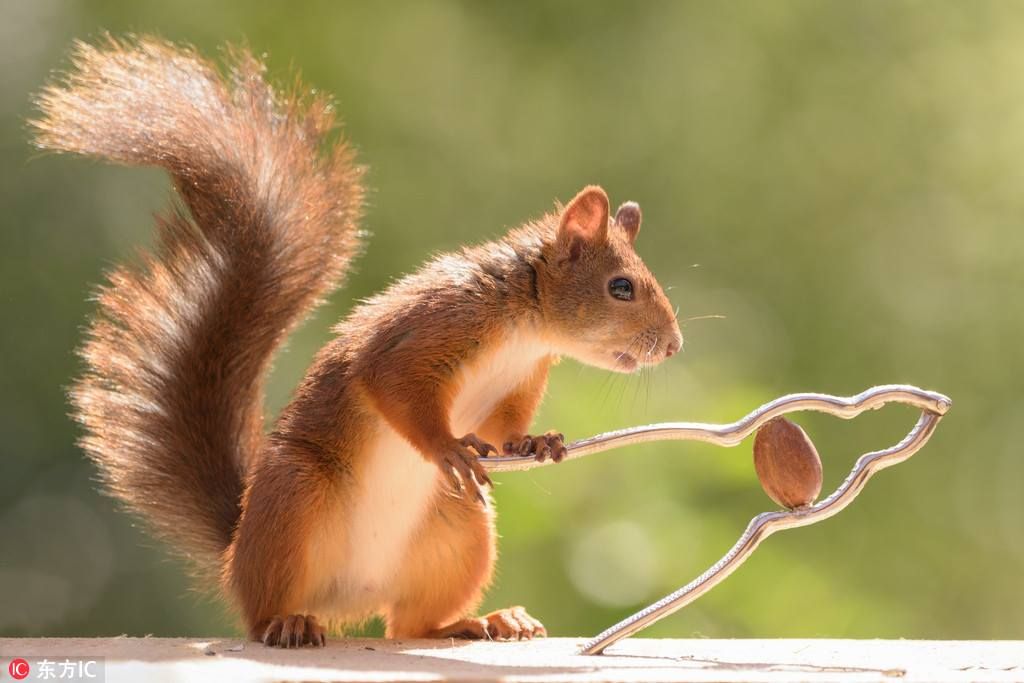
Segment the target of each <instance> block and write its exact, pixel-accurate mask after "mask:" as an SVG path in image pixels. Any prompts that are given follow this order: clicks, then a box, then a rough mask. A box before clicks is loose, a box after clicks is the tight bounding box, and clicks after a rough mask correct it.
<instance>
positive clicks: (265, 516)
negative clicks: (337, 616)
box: [224, 449, 342, 647]
mask: <svg viewBox="0 0 1024 683" xmlns="http://www.w3.org/2000/svg"><path fill="white" fill-rule="evenodd" d="M332 486H333V482H332V480H331V478H330V477H329V476H325V474H324V472H323V471H322V469H321V468H319V467H318V466H317V464H316V463H315V461H313V460H312V459H311V458H309V457H308V455H307V454H303V453H300V452H298V451H297V450H294V449H293V450H292V451H289V452H288V453H287V457H286V456H285V454H284V453H273V454H268V457H266V458H264V459H263V460H261V461H259V462H258V463H257V464H256V465H255V466H254V472H253V474H252V477H251V479H250V484H249V487H248V488H247V489H246V491H245V494H244V497H243V513H242V516H241V519H240V520H239V524H238V529H237V530H236V532H235V538H234V542H233V543H232V544H231V547H230V548H229V549H228V551H227V553H226V555H225V575H224V582H225V584H226V587H227V588H228V589H229V591H230V592H231V594H232V595H234V596H235V598H236V600H237V601H238V603H239V605H240V607H241V608H242V615H243V617H244V618H245V622H246V627H247V630H248V633H249V637H250V638H252V639H253V640H259V641H262V642H263V643H264V644H265V645H268V646H276V647H301V646H303V645H312V646H314V647H319V646H323V645H324V643H325V634H324V629H323V627H322V626H321V625H320V624H319V623H318V621H317V619H316V617H315V616H313V615H310V614H305V613H304V609H306V608H307V605H308V603H309V594H310V589H311V585H312V584H311V582H312V580H313V579H314V578H315V577H314V576H313V572H312V571H311V568H310V567H309V566H308V562H307V559H306V558H307V556H308V553H307V549H308V543H309V541H310V539H311V538H312V534H313V532H314V528H315V525H317V524H320V523H322V520H323V519H324V516H325V514H326V511H327V509H328V504H329V502H330V499H331V496H330V492H331V490H332ZM339 542H342V539H339Z"/></svg>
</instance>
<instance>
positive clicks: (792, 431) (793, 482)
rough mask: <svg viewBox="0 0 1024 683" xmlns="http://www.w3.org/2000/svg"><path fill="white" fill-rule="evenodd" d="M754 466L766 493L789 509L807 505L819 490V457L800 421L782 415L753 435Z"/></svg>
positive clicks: (812, 500) (816, 495)
mask: <svg viewBox="0 0 1024 683" xmlns="http://www.w3.org/2000/svg"><path fill="white" fill-rule="evenodd" d="M754 469H755V470H756V471H757V478H758V479H759V480H760V481H761V487H762V488H763V489H764V492H765V493H767V494H768V497H769V498H771V499H772V500H774V501H775V502H776V503H778V504H779V505H782V506H783V507H787V508H789V509H791V510H792V509H793V508H798V507H803V506H805V505H810V504H811V503H813V502H814V499H815V498H817V497H818V494H819V493H821V458H820V457H818V451H817V449H816V448H815V447H814V444H813V443H811V440H810V439H809V438H808V436H807V434H806V433H805V432H804V430H803V429H801V428H800V426H799V425H797V424H795V423H793V422H790V421H789V420H787V419H785V418H783V417H777V418H775V419H773V420H771V421H770V422H766V423H765V424H764V425H763V426H762V427H761V428H760V429H759V430H757V436H755V437H754Z"/></svg>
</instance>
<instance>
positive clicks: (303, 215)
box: [29, 36, 682, 647]
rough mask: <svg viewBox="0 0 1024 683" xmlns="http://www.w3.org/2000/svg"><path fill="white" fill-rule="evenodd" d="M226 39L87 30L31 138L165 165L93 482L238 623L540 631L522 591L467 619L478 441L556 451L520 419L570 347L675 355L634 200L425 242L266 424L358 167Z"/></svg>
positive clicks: (95, 336) (618, 359)
mask: <svg viewBox="0 0 1024 683" xmlns="http://www.w3.org/2000/svg"><path fill="white" fill-rule="evenodd" d="M265 71H266V70H265V67H264V65H263V64H262V63H261V61H260V60H258V59H257V58H255V57H253V56H252V55H251V53H249V52H248V51H246V50H244V49H237V48H229V49H228V50H227V51H226V57H225V64H223V65H217V64H215V63H213V62H211V61H208V60H207V59H206V58H204V57H202V56H200V55H199V54H198V53H197V51H196V50H195V49H194V48H192V47H188V46H179V45H176V44H174V43H170V42H166V41H163V40H161V39H156V38H151V37H131V38H114V37H111V36H106V37H104V38H103V39H102V40H101V41H99V42H98V44H95V45H93V44H88V43H84V42H77V43H75V44H74V46H73V48H72V51H71V67H70V69H69V71H68V72H67V73H66V74H65V75H64V76H63V77H58V78H57V79H56V80H55V81H53V82H52V83H51V84H50V85H48V86H47V87H45V88H44V89H43V90H42V91H41V92H40V94H39V95H38V97H37V100H36V104H37V107H38V109H39V112H40V114H39V116H38V118H36V119H35V120H32V121H30V122H29V125H30V128H31V130H32V132H33V135H34V143H35V145H36V146H37V147H39V148H41V149H42V150H46V151H54V152H71V153H76V154H81V155H86V156H89V157H96V158H101V159H105V160H109V161H112V162H116V163H120V164H125V165H150V166H156V167H161V168H163V169H165V170H166V171H167V172H168V174H169V175H170V177H171V179H172V181H173V188H174V192H175V195H176V199H175V200H173V201H172V203H171V206H170V208H168V209H167V210H166V211H165V212H163V213H162V214H160V215H158V216H157V218H156V224H157V225H156V227H157V243H156V245H155V247H154V249H153V250H152V252H143V253H142V254H141V256H140V261H139V262H138V263H134V264H131V265H127V266H119V267H117V268H116V269H115V270H113V271H112V272H111V273H110V274H109V276H108V280H107V283H106V284H105V285H104V286H103V287H102V288H101V289H100V290H99V292H98V296H97V301H98V304H97V307H98V311H97V313H96V315H95V318H94V319H93V320H92V322H91V325H90V327H89V330H88V335H87V339H86V341H85V342H84V344H83V347H82V349H81V350H80V354H81V357H82V359H83V361H84V366H85V370H84V373H83V375H82V376H81V378H80V379H78V380H77V381H76V382H75V384H74V385H73V387H72V389H71V391H70V401H71V404H72V409H73V416H74V418H75V419H76V420H77V421H78V422H79V423H80V424H81V425H82V427H83V434H84V435H83V436H82V437H81V444H82V446H83V448H84V450H85V451H86V452H87V454H88V455H89V457H90V458H91V459H92V460H93V461H94V462H95V464H96V465H97V466H98V469H99V471H100V473H101V478H102V481H103V484H104V488H105V490H106V491H107V492H108V493H109V494H110V495H112V496H114V497H116V498H117V499H119V500H120V501H121V502H122V503H123V504H124V505H125V506H126V507H127V508H128V509H129V510H130V511H131V512H133V513H134V514H136V515H138V516H140V517H142V518H143V519H144V520H146V521H147V522H148V524H149V526H150V527H151V529H152V531H153V532H154V533H155V534H156V535H157V536H158V537H160V538H162V539H164V540H166V541H167V542H168V544H169V545H170V546H171V547H172V548H174V549H176V550H178V551H179V552H181V553H183V554H184V555H185V556H186V557H187V558H188V559H190V560H192V562H193V563H194V564H195V566H196V568H197V569H198V570H199V571H200V576H203V575H205V576H207V577H208V578H209V579H211V580H207V581H201V582H200V583H202V584H204V585H213V586H218V585H219V586H220V588H221V590H222V592H223V594H224V595H225V597H226V598H227V600H228V602H229V603H230V604H232V605H233V606H235V607H236V608H237V610H238V611H239V612H240V615H241V617H242V619H243V620H244V624H245V627H246V629H247V633H248V636H249V637H250V638H252V639H253V640H256V641H262V642H263V643H264V644H266V645H268V646H277V647H300V646H304V645H312V646H323V645H324V644H325V642H326V638H325V633H326V631H327V629H331V630H332V631H334V630H338V629H340V627H342V626H344V625H346V624H352V623H356V622H359V621H361V620H364V619H366V618H368V617H370V616H373V615H378V616H381V617H383V619H384V622H385V625H386V636H387V637H391V638H424V637H426V638H448V637H460V638H471V639H480V638H487V639H496V640H505V639H521V638H532V637H535V636H544V635H546V631H545V629H544V627H543V625H542V624H541V623H540V622H539V621H538V620H537V619H535V618H534V617H532V616H531V615H530V614H528V613H527V612H526V610H525V609H523V608H522V607H512V608H508V609H502V610H498V611H496V612H492V613H490V614H487V615H484V616H474V614H475V610H476V608H477V607H478V605H479V603H480V602H481V599H482V595H483V592H484V590H485V589H486V588H487V586H488V585H489V582H490V580H491V576H492V571H493V567H494V564H495V559H496V534H495V515H494V508H493V503H492V502H491V500H490V494H489V487H490V485H491V480H490V478H489V477H488V475H487V471H486V469H485V468H484V466H483V465H482V464H481V462H480V459H479V457H478V456H487V455H490V454H496V453H498V448H497V447H496V446H495V445H494V444H499V445H500V447H501V451H502V452H504V453H506V454H520V455H524V456H525V455H532V456H534V457H536V458H538V459H542V460H543V459H545V458H552V459H554V460H556V461H558V460H561V459H562V458H563V457H564V455H565V453H566V445H565V439H564V436H563V435H562V434H561V433H558V432H555V431H548V432H545V433H541V434H534V433H531V432H530V423H531V419H532V417H533V414H534V412H535V411H536V409H537V407H538V404H539V403H540V401H541V397H542V395H543V394H544V392H545V388H546V384H547V377H548V370H549V367H550V366H551V365H552V364H553V363H555V362H557V361H558V360H559V359H560V358H561V357H562V356H568V357H571V358H575V359H577V360H579V361H581V362H583V363H585V364H588V365H591V366H596V367H599V368H604V369H607V370H610V371H615V372H626V373H629V372H634V371H636V370H637V369H638V368H640V367H641V366H649V365H655V364H657V363H660V362H661V361H662V360H664V359H665V358H668V357H669V356H672V355H673V354H675V353H676V352H678V351H679V350H680V347H681V345H682V335H681V333H680V330H679V326H678V323H677V319H676V314H675V311H674V310H673V308H672V306H671V305H670V303H669V301H668V299H667V297H666V296H665V294H664V292H663V290H662V288H661V287H660V285H659V284H658V282H657V280H656V279H655V278H654V276H653V275H652V274H651V273H650V271H649V270H648V269H647V267H646V266H645V265H644V263H643V261H641V259H640V257H639V256H638V255H637V253H636V251H635V249H634V243H635V241H636V238H637V234H638V232H639V230H640V223H641V212H640V208H639V206H638V205H637V204H635V203H632V202H627V203H624V204H622V205H621V206H620V207H619V209H618V211H617V212H616V213H615V214H614V215H611V212H610V204H609V200H608V196H607V195H606V193H605V192H604V190H602V189H601V188H600V187H597V186H587V187H585V188H584V189H583V190H582V191H580V192H579V193H578V194H577V195H576V196H575V197H574V198H573V199H572V200H571V201H570V202H569V203H568V204H565V205H564V206H563V205H560V204H557V203H556V206H555V210H554V211H551V212H549V213H546V214H545V215H543V216H542V217H540V218H538V219H536V220H533V221H530V222H527V223H525V224H524V225H522V226H520V227H517V228H515V229H512V230H511V231H510V232H508V234H507V235H505V236H504V237H502V238H500V239H498V240H496V241H492V242H488V243H485V244H480V245H479V246H470V247H465V248H463V249H461V250H459V251H457V252H455V253H448V254H442V255H439V256H436V257H435V258H433V259H432V260H430V261H428V262H427V263H426V264H425V265H424V266H422V267H421V268H420V269H419V270H418V271H416V272H415V273H413V274H411V275H408V276H406V277H404V278H402V279H400V280H397V281H396V282H394V283H393V284H392V285H390V286H389V287H388V288H387V289H386V290H385V291H384V292H383V293H380V294H378V295H376V296H374V297H372V298H370V299H368V300H366V301H364V302H361V303H359V304H358V305H356V307H355V308H354V310H352V311H351V313H350V314H349V315H348V316H347V317H346V318H345V319H344V320H342V322H341V323H339V324H338V325H337V326H336V327H335V328H334V332H335V335H336V336H335V337H334V338H333V340H332V341H330V342H329V343H327V344H326V346H324V347H323V348H322V349H321V350H320V351H319V352H318V353H317V355H316V357H315V360H314V361H313V363H312V366H311V368H310V369H309V370H308V372H307V374H306V375H305V377H304V379H303V380H302V381H301V383H300V385H299V386H298V388H297V389H296V390H295V392H294V395H293V396H292V398H291V401H290V403H288V405H287V407H286V408H284V410H283V412H282V413H281V415H280V416H279V418H278V419H277V421H276V424H275V425H274V427H273V428H272V429H271V430H270V431H269V433H265V429H264V411H263V394H264V388H263V384H264V380H265V377H266V375H267V372H268V369H269V365H270V362H271V360H272V356H273V355H274V352H275V351H276V350H277V349H278V347H280V346H281V345H282V343H283V342H284V341H285V338H286V337H287V336H288V334H289V332H290V331H291V330H292V329H293V328H294V327H295V326H296V325H297V324H298V323H299V322H300V321H301V320H302V319H303V318H304V317H305V316H307V315H308V314H309V312H310V311H311V310H312V308H313V307H314V306H315V305H316V304H317V303H318V302H319V301H320V300H321V299H323V298H324V297H325V296H326V295H327V294H328V293H329V292H331V291H332V290H333V289H335V288H336V287H338V286H339V284H340V281H341V280H342V278H343V276H344V275H345V273H346V271H347V270H348V268H349V265H350V262H351V261H352V259H353V257H354V256H356V254H357V252H358V251H359V249H360V244H361V238H362V233H361V229H360V224H361V222H362V219H363V207H364V195H365V190H364V186H363V179H364V167H363V166H361V165H360V164H359V163H358V162H357V160H356V156H355V153H354V152H353V149H352V147H351V146H350V144H349V143H348V142H347V141H346V140H345V139H344V138H343V137H342V136H341V134H340V133H338V132H337V130H336V129H337V125H336V122H335V120H334V115H333V105H332V102H331V100H329V99H328V98H327V97H325V96H323V95H321V94H316V92H315V91H312V92H309V91H304V90H303V89H302V88H301V86H298V85H296V86H295V87H294V88H292V89H289V90H287V91H282V90H280V89H276V88H274V87H273V86H271V85H270V84H269V83H268V79H267V78H266V75H265Z"/></svg>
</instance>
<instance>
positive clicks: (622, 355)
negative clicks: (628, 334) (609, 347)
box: [612, 351, 639, 371]
mask: <svg viewBox="0 0 1024 683" xmlns="http://www.w3.org/2000/svg"><path fill="white" fill-rule="evenodd" d="M612 356H614V357H615V364H616V365H618V366H619V367H620V368H622V369H623V370H627V371H632V370H636V368H637V366H638V365H639V364H638V363H637V360H636V358H634V357H633V356H631V355H629V354H628V353H626V352H625V351H616V352H614V353H613V354H612Z"/></svg>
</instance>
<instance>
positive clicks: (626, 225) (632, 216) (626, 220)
mask: <svg viewBox="0 0 1024 683" xmlns="http://www.w3.org/2000/svg"><path fill="white" fill-rule="evenodd" d="M642 217H643V214H642V213H640V205H639V204H637V203H636V202H626V203H624V204H623V205H622V206H620V207H619V210H618V211H616V212H615V224H616V225H618V226H619V227H620V228H622V229H623V230H625V231H626V237H628V238H629V241H630V243H631V244H632V243H633V242H636V235H637V233H638V232H640V219H641V218H642Z"/></svg>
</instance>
